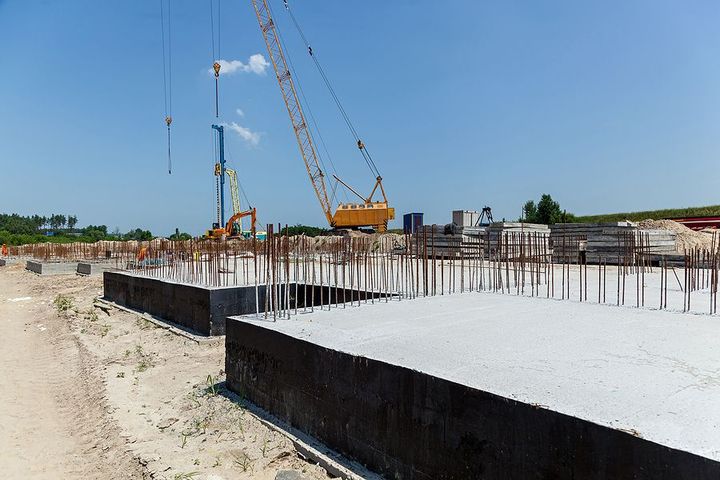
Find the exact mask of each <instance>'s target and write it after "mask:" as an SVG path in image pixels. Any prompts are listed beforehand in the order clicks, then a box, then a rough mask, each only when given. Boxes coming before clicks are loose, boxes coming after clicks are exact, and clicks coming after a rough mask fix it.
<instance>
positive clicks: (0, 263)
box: [0, 258, 7, 267]
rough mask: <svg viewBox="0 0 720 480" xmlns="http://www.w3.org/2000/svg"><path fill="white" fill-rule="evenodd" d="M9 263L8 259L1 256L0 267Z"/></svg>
mask: <svg viewBox="0 0 720 480" xmlns="http://www.w3.org/2000/svg"><path fill="white" fill-rule="evenodd" d="M5 265H7V261H6V260H5V259H4V258H0V267H4V266H5Z"/></svg>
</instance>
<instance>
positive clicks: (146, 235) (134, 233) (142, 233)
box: [123, 228, 153, 240]
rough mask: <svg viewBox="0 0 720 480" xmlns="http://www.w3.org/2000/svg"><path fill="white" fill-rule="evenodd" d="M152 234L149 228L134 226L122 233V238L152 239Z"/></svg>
mask: <svg viewBox="0 0 720 480" xmlns="http://www.w3.org/2000/svg"><path fill="white" fill-rule="evenodd" d="M152 239H153V234H152V233H151V232H150V231H149V230H142V229H140V228H136V229H135V230H130V231H129V232H128V233H126V234H125V235H123V240H152Z"/></svg>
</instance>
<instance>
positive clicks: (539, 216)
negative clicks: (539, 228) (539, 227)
mask: <svg viewBox="0 0 720 480" xmlns="http://www.w3.org/2000/svg"><path fill="white" fill-rule="evenodd" d="M523 217H524V218H523V219H522V220H524V221H525V222H528V223H542V224H545V225H552V224H554V223H558V222H571V221H573V219H574V218H575V216H574V215H573V214H571V213H567V211H563V210H562V209H561V208H560V204H559V203H558V202H556V201H555V200H553V199H552V197H551V196H550V195H548V194H547V193H545V194H543V195H542V196H541V197H540V201H539V202H538V203H537V206H536V205H535V202H534V201H532V200H528V201H527V202H525V205H524V206H523Z"/></svg>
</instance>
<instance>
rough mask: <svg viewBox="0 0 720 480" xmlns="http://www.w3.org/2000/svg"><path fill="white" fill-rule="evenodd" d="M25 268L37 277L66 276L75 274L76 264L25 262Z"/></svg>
mask: <svg viewBox="0 0 720 480" xmlns="http://www.w3.org/2000/svg"><path fill="white" fill-rule="evenodd" d="M25 268H26V269H27V270H30V271H31V272H35V273H37V274H39V275H67V274H74V273H76V272H77V263H74V262H38V261H35V260H28V261H26V262H25Z"/></svg>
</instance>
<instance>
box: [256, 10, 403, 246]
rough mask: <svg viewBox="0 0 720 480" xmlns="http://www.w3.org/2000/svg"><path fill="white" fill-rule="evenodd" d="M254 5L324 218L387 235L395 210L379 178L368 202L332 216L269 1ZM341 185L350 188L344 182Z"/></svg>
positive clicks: (345, 206)
mask: <svg viewBox="0 0 720 480" xmlns="http://www.w3.org/2000/svg"><path fill="white" fill-rule="evenodd" d="M251 1H252V4H253V7H254V8H255V14H256V15H257V19H258V23H259V24H260V31H261V32H262V34H263V38H264V39H265V46H266V47H267V51H268V55H269V57H270V63H272V66H273V68H274V69H275V76H276V77H277V81H278V84H279V85H280V91H281V93H282V96H283V100H284V101H285V107H286V108H287V112H288V115H289V116H290V121H291V123H292V127H293V131H294V132H295V137H296V139H297V143H298V147H299V148H300V154H301V155H302V158H303V162H304V163H305V168H306V170H307V173H308V176H309V177H310V183H311V184H312V187H313V190H314V191H315V195H316V196H317V198H318V200H319V201H320V207H321V208H322V210H323V213H324V214H325V218H326V219H327V221H328V223H329V224H330V226H331V227H333V228H358V227H364V226H370V227H373V228H375V229H376V230H378V231H381V232H384V231H385V230H387V225H388V221H389V220H392V219H394V218H395V209H394V208H390V207H388V201H387V197H386V196H385V190H384V188H383V186H382V178H381V177H380V176H378V177H377V178H376V183H375V188H373V193H371V194H370V196H369V197H368V198H363V197H362V196H361V195H359V194H358V196H359V197H360V198H361V199H363V203H359V204H356V203H346V204H341V205H340V206H339V207H338V209H337V210H336V212H335V214H334V215H333V213H332V205H331V204H330V200H329V199H328V194H327V189H326V187H325V174H324V173H323V171H322V169H321V168H320V162H319V161H318V156H317V152H316V149H315V145H314V144H313V141H312V136H311V135H310V130H309V128H308V124H307V121H306V120H305V114H304V113H303V110H302V106H301V105H300V100H299V98H298V95H297V91H296V90H295V84H294V82H293V79H292V76H291V75H290V69H289V68H288V64H287V61H286V60H285V54H284V53H283V49H282V46H281V44H280V35H279V34H278V31H277V28H276V26H275V22H274V20H273V18H272V14H271V12H270V7H269V6H268V1H267V0H251ZM358 148H360V149H362V148H363V145H362V142H360V141H358ZM335 178H337V177H335ZM338 180H339V179H338ZM340 182H341V183H342V184H343V185H345V186H346V187H348V186H347V184H345V182H342V181H340ZM378 187H380V191H381V192H382V195H383V201H380V202H374V201H373V200H372V196H373V195H374V193H375V191H376V190H377V188H378ZM348 188H349V187H348ZM350 190H351V191H353V192H354V193H356V194H357V192H355V191H354V190H353V189H351V188H350Z"/></svg>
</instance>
